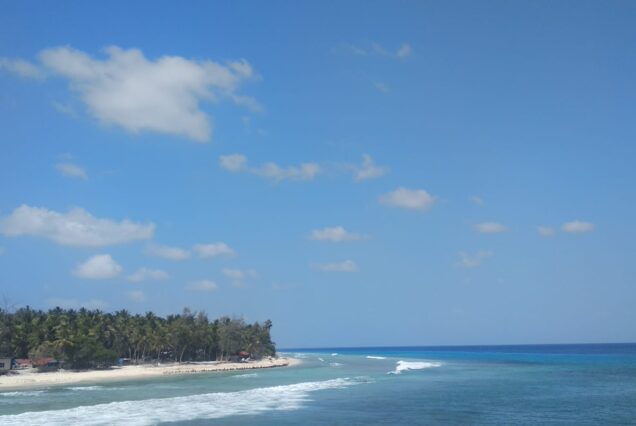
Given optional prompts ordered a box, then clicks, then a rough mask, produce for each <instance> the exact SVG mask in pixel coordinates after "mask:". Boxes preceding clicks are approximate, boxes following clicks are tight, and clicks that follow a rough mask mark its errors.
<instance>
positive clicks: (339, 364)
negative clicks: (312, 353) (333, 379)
mask: <svg viewBox="0 0 636 426" xmlns="http://www.w3.org/2000/svg"><path fill="white" fill-rule="evenodd" d="M329 365H330V366H331V367H342V364H341V363H339V362H330V363H329Z"/></svg>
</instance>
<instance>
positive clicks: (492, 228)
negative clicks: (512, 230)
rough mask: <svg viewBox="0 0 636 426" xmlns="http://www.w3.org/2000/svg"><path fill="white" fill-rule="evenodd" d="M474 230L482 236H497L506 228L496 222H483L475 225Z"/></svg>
mask: <svg viewBox="0 0 636 426" xmlns="http://www.w3.org/2000/svg"><path fill="white" fill-rule="evenodd" d="M475 230H476V231H477V232H479V233H482V234H499V233H501V232H506V231H507V230H508V228H507V227H506V226H504V225H502V224H500V223H497V222H483V223H478V224H477V225H475Z"/></svg>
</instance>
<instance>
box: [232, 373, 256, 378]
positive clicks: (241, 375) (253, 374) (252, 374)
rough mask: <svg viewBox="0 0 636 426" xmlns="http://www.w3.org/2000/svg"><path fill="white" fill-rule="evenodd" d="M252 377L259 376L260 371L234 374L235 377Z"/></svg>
mask: <svg viewBox="0 0 636 426" xmlns="http://www.w3.org/2000/svg"><path fill="white" fill-rule="evenodd" d="M250 377H258V373H246V374H237V375H236V376H234V378H235V379H248V378H250Z"/></svg>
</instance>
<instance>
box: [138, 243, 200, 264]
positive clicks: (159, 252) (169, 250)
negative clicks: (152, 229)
mask: <svg viewBox="0 0 636 426" xmlns="http://www.w3.org/2000/svg"><path fill="white" fill-rule="evenodd" d="M145 252H146V254H149V255H151V256H155V257H161V258H163V259H169V260H185V259H187V258H189V257H190V252H189V251H188V250H185V249H182V248H179V247H170V246H164V245H160V244H150V245H148V246H147V247H146V250H145Z"/></svg>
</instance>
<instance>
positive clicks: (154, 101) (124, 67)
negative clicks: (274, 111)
mask: <svg viewBox="0 0 636 426" xmlns="http://www.w3.org/2000/svg"><path fill="white" fill-rule="evenodd" d="M105 53H106V55H107V57H106V58H105V59H95V58H93V57H91V56H90V55H88V54H87V53H85V52H82V51H80V50H76V49H73V48H70V47H55V48H50V49H46V50H43V51H42V52H41V53H40V60H41V61H42V63H43V64H44V66H45V67H46V68H47V69H48V70H50V71H52V72H53V73H56V74H58V75H60V76H62V77H65V78H67V79H68V80H69V82H70V87H71V89H72V90H73V91H75V92H77V93H78V94H79V96H80V99H81V100H82V101H83V102H84V103H85V104H86V106H87V107H88V109H89V111H90V113H91V114H92V115H93V116H94V117H95V118H97V119H98V120H99V121H101V122H102V123H105V124H114V125H116V126H120V127H123V128H124V129H126V130H128V131H130V132H133V133H138V132H142V131H150V132H157V133H166V134H172V135H180V136H185V137H188V138H190V139H193V140H195V141H197V142H206V141H208V140H209V139H210V135H211V132H212V125H211V123H210V120H209V118H208V116H207V115H206V113H205V112H204V111H203V110H201V108H200V103H202V102H213V103H216V102H220V101H221V100H224V99H227V100H230V101H232V102H234V103H236V104H240V105H246V106H248V107H250V108H255V107H256V106H257V103H256V101H255V100H253V99H252V98H249V97H246V96H241V95H238V94H237V93H236V90H237V89H238V87H239V86H240V84H241V83H242V82H243V81H245V80H247V79H250V78H252V77H254V72H253V70H252V67H251V66H250V64H249V63H247V62H246V61H244V60H241V61H233V62H226V63H224V64H220V63H217V62H213V61H210V60H205V61H199V60H188V59H186V58H183V57H180V56H163V57H160V58H158V59H156V60H154V61H153V60H148V59H147V58H146V57H145V56H144V54H143V52H142V51H141V50H139V49H128V50H126V49H121V48H119V47H108V48H106V49H105Z"/></svg>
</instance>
